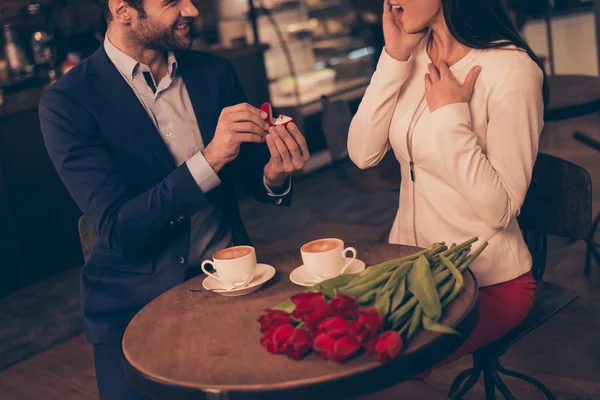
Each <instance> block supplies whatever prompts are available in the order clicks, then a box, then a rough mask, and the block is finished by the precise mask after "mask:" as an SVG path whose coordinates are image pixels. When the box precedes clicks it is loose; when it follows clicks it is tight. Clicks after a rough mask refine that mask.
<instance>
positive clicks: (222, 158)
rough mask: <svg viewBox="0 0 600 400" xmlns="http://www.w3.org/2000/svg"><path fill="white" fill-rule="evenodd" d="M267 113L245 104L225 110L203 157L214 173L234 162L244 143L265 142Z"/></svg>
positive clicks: (203, 152) (267, 126) (267, 127)
mask: <svg viewBox="0 0 600 400" xmlns="http://www.w3.org/2000/svg"><path fill="white" fill-rule="evenodd" d="M265 117H266V113H265V112H264V111H261V110H259V109H258V108H256V107H252V106H251V105H250V104H248V103H242V104H237V105H235V106H231V107H227V108H224V109H223V111H222V112H221V115H220V116H219V122H218V123H217V129H216V130H215V136H214V137H213V140H212V141H211V142H210V143H209V144H208V146H206V148H205V149H204V151H202V154H203V155H204V158H205V159H206V161H207V162H208V164H209V165H210V166H211V167H212V169H213V170H214V171H215V172H219V171H220V170H221V168H223V167H224V166H225V164H228V163H230V162H232V161H233V160H235V159H236V157H237V156H238V154H239V152H240V145H241V144H242V143H245V142H254V143H264V141H265V136H266V135H267V130H268V129H269V125H268V124H267V122H266V121H265V120H264V118H265Z"/></svg>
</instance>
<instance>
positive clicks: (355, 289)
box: [258, 238, 487, 363]
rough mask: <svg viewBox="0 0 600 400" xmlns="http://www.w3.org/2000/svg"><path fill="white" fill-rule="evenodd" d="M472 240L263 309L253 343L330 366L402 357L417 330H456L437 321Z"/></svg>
mask: <svg viewBox="0 0 600 400" xmlns="http://www.w3.org/2000/svg"><path fill="white" fill-rule="evenodd" d="M477 240H478V239H477V238H473V239H471V240H468V241H466V242H464V243H462V244H459V245H456V244H452V245H451V246H450V247H447V246H446V245H445V244H444V243H443V242H442V243H436V244H434V245H433V246H432V247H430V248H429V249H426V250H423V251H421V252H419V253H416V254H413V255H410V256H407V257H403V258H398V259H394V260H390V261H386V262H384V263H382V264H379V265H375V266H372V267H370V268H367V269H365V270H364V271H362V272H360V273H357V274H346V275H341V276H338V277H335V278H332V279H328V280H326V281H323V282H321V283H319V284H317V285H315V286H313V287H312V288H309V289H308V290H307V291H305V292H302V293H299V294H296V295H294V296H293V297H292V298H291V299H289V300H287V301H285V302H283V303H281V304H279V305H277V306H275V307H273V308H272V309H268V310H265V313H264V314H263V315H262V316H261V317H260V318H259V320H258V321H259V323H260V330H261V332H262V337H261V341H260V344H261V345H262V346H263V347H265V348H266V349H267V351H269V352H270V353H274V354H286V355H287V356H288V357H290V358H292V359H295V360H300V359H302V358H304V357H305V356H306V355H307V354H309V353H310V352H311V351H314V352H315V353H316V354H317V355H319V356H321V357H323V358H325V359H330V360H335V361H337V362H342V363H343V362H345V361H347V360H349V359H350V358H352V357H354V356H356V355H358V354H360V353H361V352H366V353H368V354H371V355H377V357H378V359H379V360H380V361H382V362H385V361H389V360H391V359H393V358H395V357H396V356H397V355H398V354H400V353H401V352H402V349H403V347H404V343H405V342H406V341H408V340H410V338H412V337H413V336H414V335H415V334H416V333H418V332H419V330H420V329H426V330H430V331H434V332H438V333H444V334H457V332H456V331H455V330H454V329H452V328H450V327H447V326H444V325H442V324H440V323H439V322H438V321H439V320H440V319H441V317H442V315H443V310H444V308H445V307H447V306H448V305H449V304H450V303H451V302H452V301H453V300H454V299H455V298H456V297H458V295H459V294H460V293H461V292H462V290H463V286H464V284H463V276H462V274H463V273H464V271H465V270H466V269H467V267H468V266H469V265H470V264H471V263H472V262H473V261H474V260H475V259H476V258H477V257H478V256H479V254H481V252H482V251H483V250H484V248H485V247H486V246H487V243H483V244H482V245H481V246H480V247H479V248H478V249H477V250H476V251H475V252H473V253H471V245H472V244H473V243H474V242H476V241H477Z"/></svg>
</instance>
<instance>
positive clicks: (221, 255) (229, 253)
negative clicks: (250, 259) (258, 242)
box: [214, 246, 252, 260]
mask: <svg viewBox="0 0 600 400" xmlns="http://www.w3.org/2000/svg"><path fill="white" fill-rule="evenodd" d="M250 253H252V248H251V247H245V246H243V247H230V248H227V249H223V250H220V251H218V252H216V253H215V256H214V258H215V259H216V260H233V259H236V258H240V257H244V256H247V255H248V254H250Z"/></svg>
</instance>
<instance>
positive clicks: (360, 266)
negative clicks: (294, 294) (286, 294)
mask: <svg viewBox="0 0 600 400" xmlns="http://www.w3.org/2000/svg"><path fill="white" fill-rule="evenodd" d="M351 259H352V258H348V257H347V258H346V262H348V261H350V260H351ZM365 268H366V264H365V262H364V261H361V260H359V259H358V258H357V259H356V260H354V262H352V264H350V266H349V267H348V269H347V270H346V272H344V275H346V274H357V273H359V272H361V271H363V270H364V269H365ZM290 280H291V281H292V282H294V283H295V284H296V285H300V286H305V287H311V286H314V285H316V284H317V283H320V282H322V281H323V280H324V279H319V278H315V277H314V276H312V275H310V274H309V273H308V271H307V270H306V268H305V267H304V265H301V266H299V267H298V268H296V269H295V270H293V271H292V273H291V274H290Z"/></svg>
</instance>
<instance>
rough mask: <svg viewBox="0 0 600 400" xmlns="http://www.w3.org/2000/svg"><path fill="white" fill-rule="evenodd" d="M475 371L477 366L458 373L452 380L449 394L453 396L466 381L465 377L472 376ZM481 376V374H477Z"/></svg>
mask: <svg viewBox="0 0 600 400" xmlns="http://www.w3.org/2000/svg"><path fill="white" fill-rule="evenodd" d="M474 373H475V368H469V369H466V370H464V371H463V372H461V373H460V374H458V376H457V377H456V378H454V380H453V381H452V384H451V385H450V390H449V391H448V396H452V395H453V394H454V392H456V391H457V390H458V389H459V388H460V387H461V386H462V384H463V383H464V381H465V379H467V378H468V377H470V376H471V375H473V374H474ZM477 376H479V374H478V375H477Z"/></svg>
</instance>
